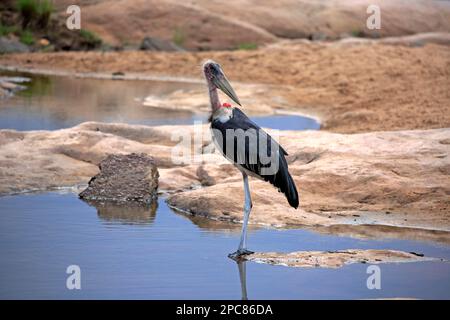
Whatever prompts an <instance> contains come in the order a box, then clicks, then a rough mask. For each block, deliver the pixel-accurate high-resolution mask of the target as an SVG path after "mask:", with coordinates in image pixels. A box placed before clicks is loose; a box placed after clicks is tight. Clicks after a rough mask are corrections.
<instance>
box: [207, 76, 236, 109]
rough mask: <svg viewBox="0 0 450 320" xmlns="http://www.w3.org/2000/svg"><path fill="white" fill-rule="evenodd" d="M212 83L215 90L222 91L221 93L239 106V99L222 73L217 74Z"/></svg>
mask: <svg viewBox="0 0 450 320" xmlns="http://www.w3.org/2000/svg"><path fill="white" fill-rule="evenodd" d="M213 83H214V84H215V85H216V87H217V88H219V89H220V90H222V91H223V93H225V94H226V95H227V96H229V97H230V98H231V99H232V100H233V101H234V102H236V103H237V104H238V105H241V103H240V101H239V98H238V97H237V95H236V92H234V90H233V87H231V85H230V83H229V82H228V79H227V78H226V77H225V75H224V74H223V73H221V74H219V75H218V76H217V77H214V78H213Z"/></svg>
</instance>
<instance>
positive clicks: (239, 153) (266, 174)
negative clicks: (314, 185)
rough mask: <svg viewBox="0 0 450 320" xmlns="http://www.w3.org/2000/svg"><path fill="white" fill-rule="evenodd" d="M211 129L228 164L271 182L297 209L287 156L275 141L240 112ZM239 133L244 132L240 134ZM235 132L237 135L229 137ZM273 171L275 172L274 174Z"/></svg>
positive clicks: (296, 199) (212, 126) (214, 122)
mask: <svg viewBox="0 0 450 320" xmlns="http://www.w3.org/2000/svg"><path fill="white" fill-rule="evenodd" d="M211 128H212V129H213V136H214V139H215V140H216V143H217V145H218V147H219V149H221V152H222V153H223V155H224V156H225V157H226V158H227V159H228V160H230V161H231V162H233V163H234V164H236V165H237V166H238V167H242V168H243V169H245V170H247V171H249V172H251V173H253V175H256V176H258V177H260V178H261V179H263V180H265V181H268V182H270V183H271V184H272V185H274V186H275V187H277V188H278V191H280V192H283V193H284V194H285V195H286V198H287V200H288V202H289V204H290V205H291V206H292V207H294V208H297V207H298V203H299V200H298V193H297V188H296V187H295V183H294V180H293V179H292V177H291V175H290V174H289V171H288V164H287V162H286V158H285V156H286V155H287V152H286V151H285V150H284V149H283V148H282V147H281V146H280V145H279V144H278V143H277V142H276V141H275V139H273V138H272V137H271V136H270V135H269V134H268V133H266V132H265V131H264V130H263V129H262V128H260V127H259V126H258V125H257V124H256V123H254V122H253V121H251V120H250V119H249V118H248V117H247V116H246V115H245V114H244V113H243V112H242V111H241V110H240V109H239V108H234V109H233V116H232V117H231V118H230V119H229V120H228V121H225V122H221V121H220V120H219V119H216V120H213V121H212V123H211ZM239 129H241V130H243V132H242V131H241V132H238V131H237V130H239ZM216 130H217V131H216ZM227 131H228V133H227ZM233 131H234V132H235V134H230V133H231V132H233ZM218 133H220V134H218ZM242 134H244V136H242ZM262 140H265V141H262ZM264 142H265V143H264ZM273 160H276V161H275V162H274V161H273ZM273 168H275V170H272V169H273Z"/></svg>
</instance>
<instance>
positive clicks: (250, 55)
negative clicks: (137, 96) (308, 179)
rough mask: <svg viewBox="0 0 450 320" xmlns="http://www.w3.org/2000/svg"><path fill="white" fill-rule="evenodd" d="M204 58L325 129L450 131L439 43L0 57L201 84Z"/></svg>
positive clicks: (449, 56)
mask: <svg viewBox="0 0 450 320" xmlns="http://www.w3.org/2000/svg"><path fill="white" fill-rule="evenodd" d="M207 58H213V59H215V60H216V61H217V62H219V63H221V64H222V66H223V69H224V70H225V72H226V74H227V76H228V78H229V79H230V80H231V81H232V82H236V81H240V82H247V83H263V84H268V85H275V86H277V87H279V88H281V87H282V88H283V90H282V91H283V92H280V90H279V92H278V93H277V96H280V97H281V98H282V99H281V100H280V101H279V103H276V102H275V103H273V102H270V105H271V106H272V108H277V107H279V106H280V105H283V107H284V108H286V106H289V108H290V109H291V110H293V111H301V112H304V113H307V114H311V115H313V116H317V117H319V118H321V120H322V124H323V126H322V128H323V129H326V130H330V131H334V132H344V133H352V132H370V131H377V130H404V129H427V128H443V127H449V126H450V90H449V87H450V49H449V47H448V46H443V45H436V44H427V45H425V46H423V47H407V46H391V45H385V44H377V43H374V44H373V43H372V44H345V43H344V44H343V43H333V44H323V43H322V44H318V43H300V44H290V45H287V46H286V45H283V46H281V47H280V48H277V47H276V46H275V47H272V48H267V49H259V50H255V51H224V52H208V53H188V52H184V53H147V52H108V53H102V52H86V53H76V52H70V53H51V54H47V53H35V54H23V55H22V54H15V55H4V56H0V65H3V66H10V67H14V66H19V67H23V68H26V69H47V70H49V71H57V70H65V71H68V72H103V73H108V74H111V73H112V72H115V71H122V72H124V73H126V74H140V75H162V76H167V75H170V76H178V77H184V78H185V77H191V78H195V79H198V80H200V81H201V80H202V78H201V77H202V76H201V68H200V66H201V63H202V61H204V60H205V59H207ZM237 93H238V94H239V91H238V92H237ZM249 97H250V98H251V96H249ZM253 99H254V97H253ZM241 101H242V102H243V105H244V108H245V106H246V105H247V104H248V103H251V102H252V101H250V100H248V99H247V98H246V97H245V96H244V97H243V99H241ZM180 107H181V106H180ZM262 107H264V106H263V105H262Z"/></svg>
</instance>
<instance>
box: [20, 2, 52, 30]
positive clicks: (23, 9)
mask: <svg viewBox="0 0 450 320" xmlns="http://www.w3.org/2000/svg"><path fill="white" fill-rule="evenodd" d="M17 10H18V11H19V13H20V15H21V16H22V29H24V30H25V29H26V28H27V27H28V26H29V25H30V24H31V22H33V20H35V22H36V26H37V27H39V28H46V27H47V25H48V23H49V21H50V16H51V14H52V12H53V11H54V8H53V2H52V1H51V0H17Z"/></svg>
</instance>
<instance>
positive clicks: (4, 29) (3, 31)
mask: <svg viewBox="0 0 450 320" xmlns="http://www.w3.org/2000/svg"><path fill="white" fill-rule="evenodd" d="M17 31H18V28H17V27H16V26H5V25H3V24H2V23H1V22H0V36H7V35H8V34H10V33H16V32H17Z"/></svg>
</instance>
